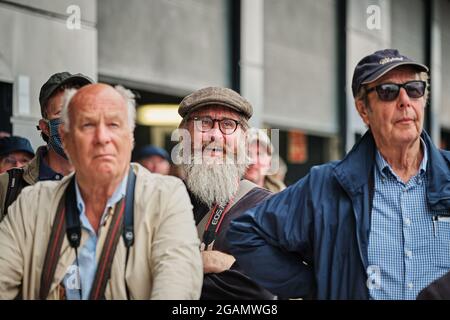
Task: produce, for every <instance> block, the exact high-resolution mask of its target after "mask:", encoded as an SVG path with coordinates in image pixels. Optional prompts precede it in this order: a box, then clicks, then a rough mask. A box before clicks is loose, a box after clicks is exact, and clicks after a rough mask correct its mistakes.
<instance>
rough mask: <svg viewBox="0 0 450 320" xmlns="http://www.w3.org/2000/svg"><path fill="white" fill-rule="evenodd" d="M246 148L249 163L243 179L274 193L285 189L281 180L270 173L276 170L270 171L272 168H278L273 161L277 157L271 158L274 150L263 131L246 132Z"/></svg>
mask: <svg viewBox="0 0 450 320" xmlns="http://www.w3.org/2000/svg"><path fill="white" fill-rule="evenodd" d="M247 148H248V156H249V158H250V163H249V165H248V167H247V169H246V171H245V175H244V178H245V179H247V180H250V181H252V182H253V183H255V184H256V185H258V186H260V187H263V188H266V189H267V190H270V191H272V192H275V193H276V192H279V191H281V190H283V189H285V188H286V186H285V185H284V183H283V182H282V180H279V179H278V178H276V176H275V174H274V173H272V172H271V171H272V170H273V169H278V168H273V169H272V166H276V167H278V163H277V162H273V160H275V161H277V160H279V157H278V156H277V157H273V151H274V148H273V145H272V143H271V142H270V138H269V137H268V136H267V134H266V133H265V132H264V130H260V129H257V128H251V129H249V130H248V131H247ZM269 173H270V174H269Z"/></svg>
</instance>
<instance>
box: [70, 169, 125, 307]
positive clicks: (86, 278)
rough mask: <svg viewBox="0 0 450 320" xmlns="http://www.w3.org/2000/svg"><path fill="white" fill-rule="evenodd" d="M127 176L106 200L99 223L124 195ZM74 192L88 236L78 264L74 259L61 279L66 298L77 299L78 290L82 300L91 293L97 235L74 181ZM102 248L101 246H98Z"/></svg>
mask: <svg viewBox="0 0 450 320" xmlns="http://www.w3.org/2000/svg"><path fill="white" fill-rule="evenodd" d="M127 180H128V176H126V177H125V178H124V179H123V180H122V182H121V183H120V185H119V186H118V187H117V189H116V190H115V191H114V193H113V195H112V196H111V198H109V199H108V201H107V202H106V208H105V211H104V212H103V216H102V219H101V223H100V225H103V224H104V223H105V219H106V217H107V216H108V215H107V213H108V210H110V209H111V208H113V207H114V205H115V204H116V203H118V202H119V201H120V199H122V198H123V197H124V196H125V193H126V187H127ZM75 192H76V198H77V207H78V212H80V222H81V228H82V229H83V230H85V231H86V232H87V233H88V234H89V237H88V239H87V240H86V242H85V243H84V245H83V247H82V248H81V249H80V250H78V266H77V263H76V261H74V263H73V264H72V265H71V266H69V268H68V269H67V272H66V275H65V277H64V279H63V284H64V288H65V289H66V299H67V300H79V299H80V290H81V297H82V299H83V300H87V299H89V294H90V293H91V288H92V284H93V282H94V277H95V272H96V271H97V260H96V253H97V241H98V235H97V234H96V233H95V231H94V228H93V227H92V226H91V224H90V222H89V220H88V218H87V216H86V211H85V205H84V201H83V198H82V197H81V192H80V189H79V187H78V183H75ZM99 232H108V230H106V229H101V228H100V229H99ZM99 250H102V248H99Z"/></svg>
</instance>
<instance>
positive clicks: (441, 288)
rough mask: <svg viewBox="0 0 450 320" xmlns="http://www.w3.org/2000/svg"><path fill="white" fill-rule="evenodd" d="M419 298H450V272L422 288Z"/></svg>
mask: <svg viewBox="0 0 450 320" xmlns="http://www.w3.org/2000/svg"><path fill="white" fill-rule="evenodd" d="M417 300H450V272H447V273H446V274H444V275H443V276H442V277H440V278H439V279H437V280H435V281H433V282H432V283H431V284H430V285H428V286H427V287H425V288H424V289H422V291H420V292H419V294H418V295H417Z"/></svg>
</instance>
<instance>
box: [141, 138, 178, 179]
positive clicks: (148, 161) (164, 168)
mask: <svg viewBox="0 0 450 320" xmlns="http://www.w3.org/2000/svg"><path fill="white" fill-rule="evenodd" d="M134 158H135V161H137V162H138V163H140V164H141V165H143V166H144V167H146V168H147V169H148V170H150V172H153V173H159V174H162V175H168V174H169V172H170V157H169V153H167V151H166V150H164V149H163V148H160V147H157V146H153V145H146V146H143V147H141V148H139V149H137V151H136V152H135V156H134Z"/></svg>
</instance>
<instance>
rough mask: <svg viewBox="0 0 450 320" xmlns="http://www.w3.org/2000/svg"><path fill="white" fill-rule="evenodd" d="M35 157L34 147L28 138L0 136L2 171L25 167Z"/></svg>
mask: <svg viewBox="0 0 450 320" xmlns="http://www.w3.org/2000/svg"><path fill="white" fill-rule="evenodd" d="M33 157H34V151H33V147H31V144H30V141H28V139H26V138H22V137H18V136H10V137H4V138H0V173H3V172H6V171H8V170H9V169H11V168H17V167H23V166H24V165H26V164H27V163H28V162H30V160H31V159H32V158H33Z"/></svg>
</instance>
